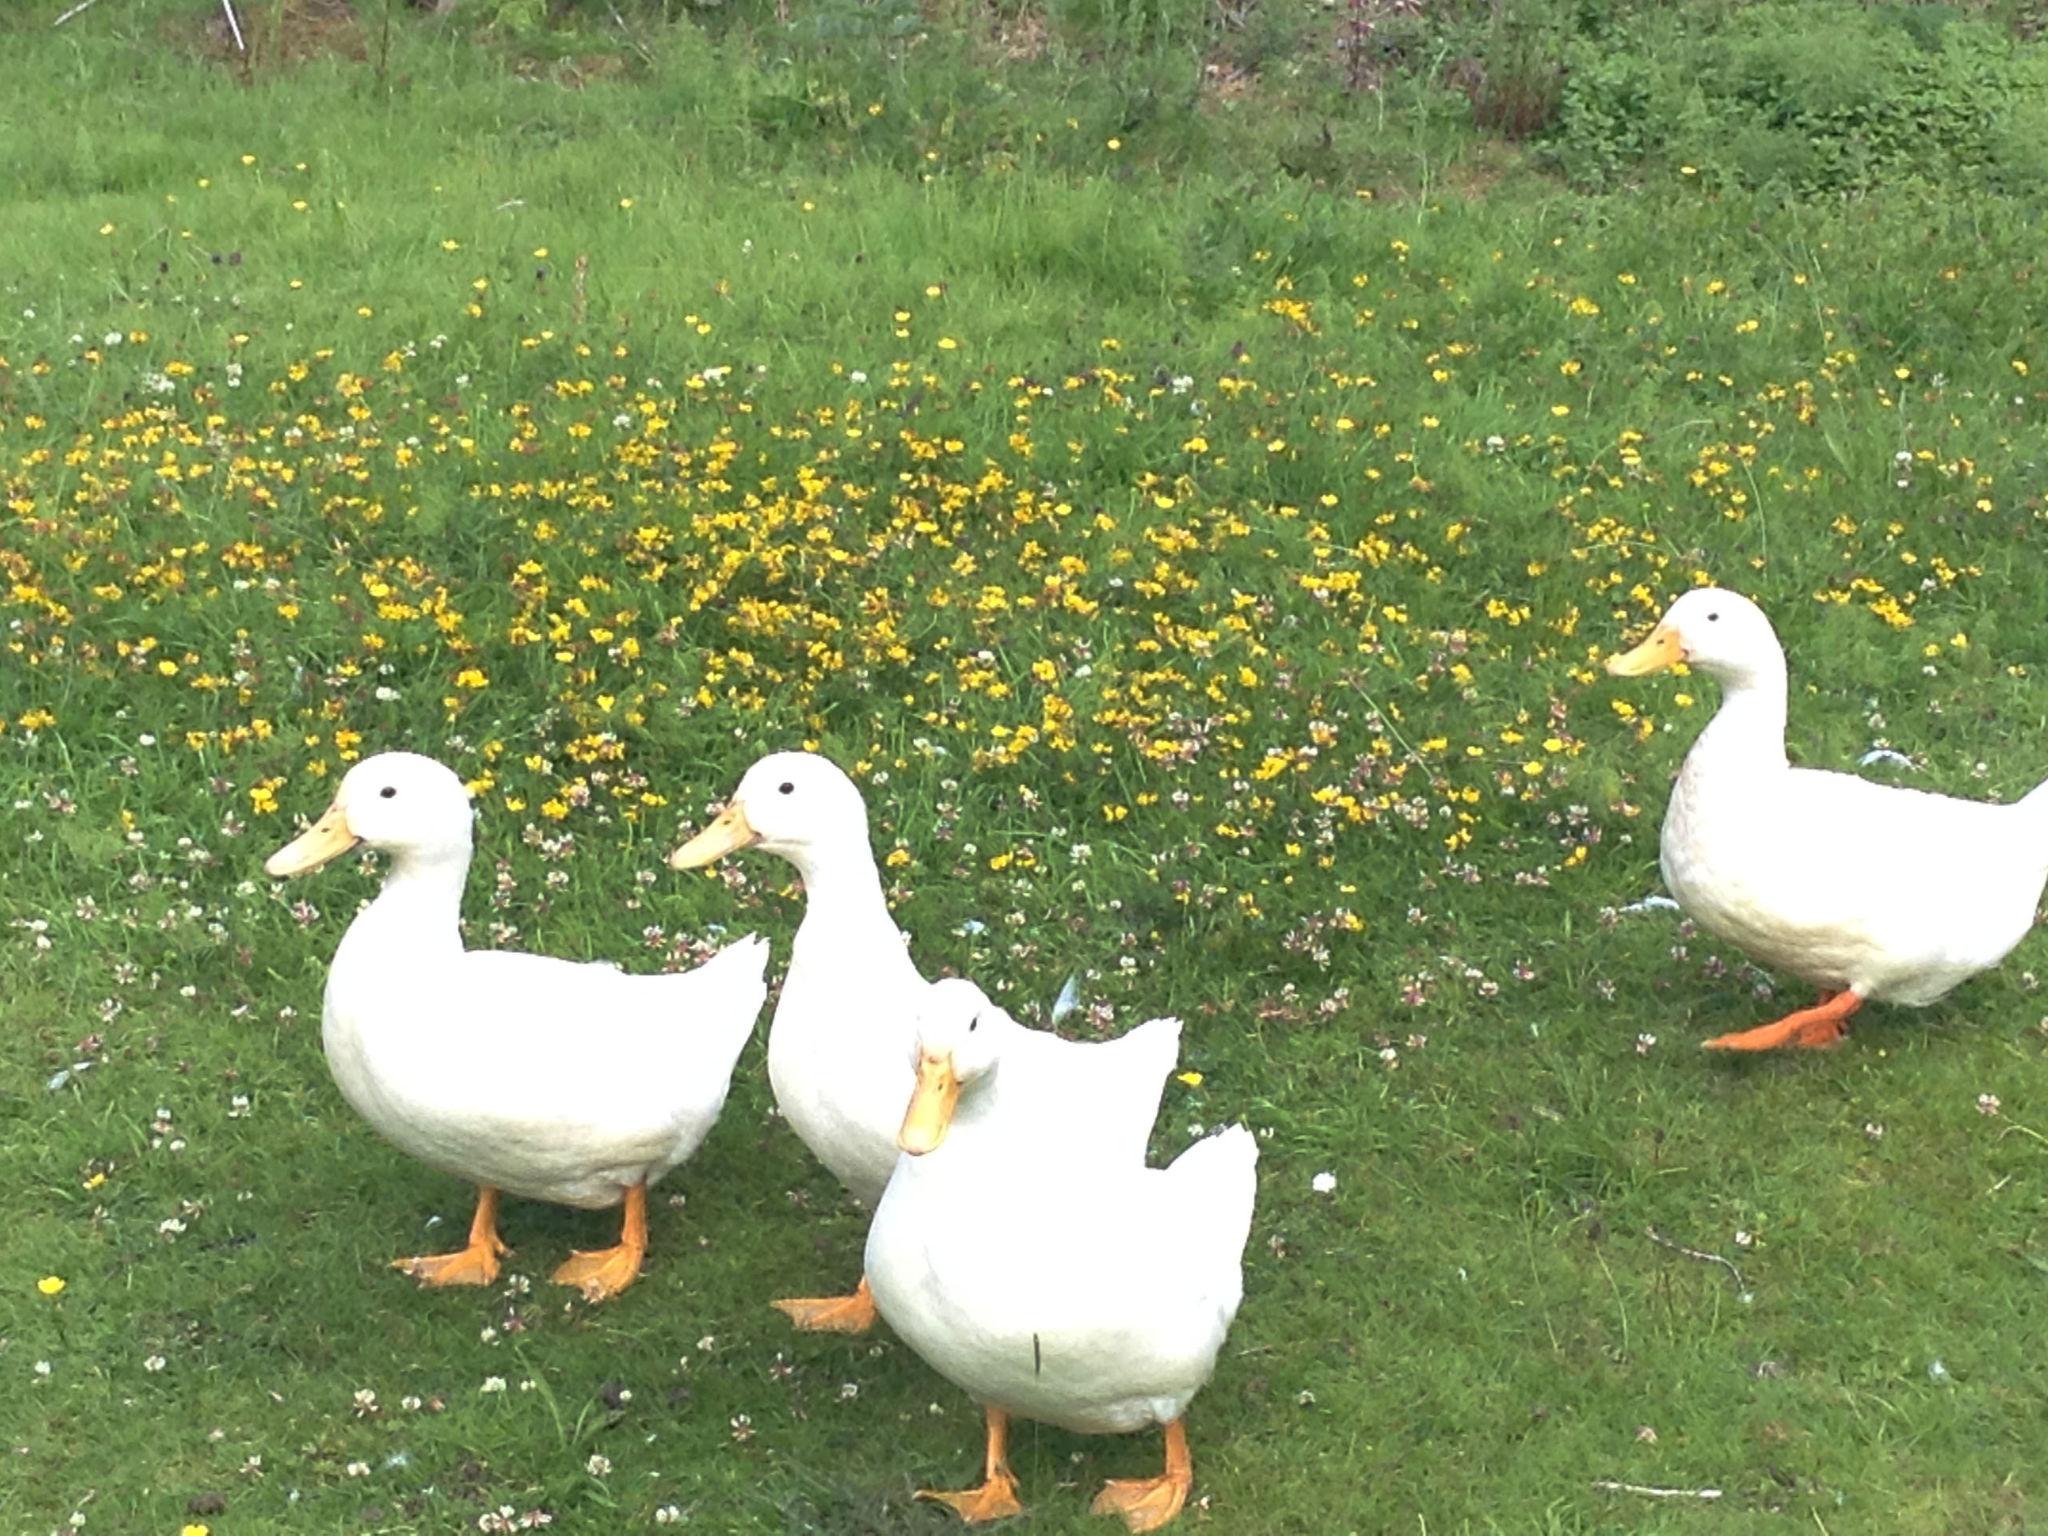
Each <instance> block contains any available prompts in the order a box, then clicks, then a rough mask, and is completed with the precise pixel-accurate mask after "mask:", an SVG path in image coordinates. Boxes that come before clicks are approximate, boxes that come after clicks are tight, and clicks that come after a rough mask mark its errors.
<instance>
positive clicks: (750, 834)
mask: <svg viewBox="0 0 2048 1536" xmlns="http://www.w3.org/2000/svg"><path fill="white" fill-rule="evenodd" d="M759 841H761V834H760V833H758V832H756V831H755V830H754V829H753V827H752V825H750V824H749V823H748V821H747V813H746V809H745V807H743V806H742V805H741V804H740V803H739V801H737V800H735V801H733V803H732V804H731V805H728V806H727V807H726V808H725V809H724V810H722V811H720V812H719V813H718V815H717V816H716V817H715V818H713V820H712V823H711V825H710V826H708V827H706V828H705V829H704V830H703V831H702V832H699V833H698V834H697V835H696V836H695V837H693V838H691V839H690V840H689V841H688V842H687V843H685V844H683V846H682V847H680V848H678V849H677V850H676V851H675V852H674V853H672V854H670V855H669V856H668V867H669V868H670V869H699V868H702V867H703V866H704V865H706V864H709V863H710V862H711V861H712V860H713V859H722V858H724V857H725V856H726V855H727V854H728V853H737V852H739V850H740V849H742V848H751V847H753V846H754V844H756V843H758V842H759Z"/></svg>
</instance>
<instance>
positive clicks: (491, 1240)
mask: <svg viewBox="0 0 2048 1536" xmlns="http://www.w3.org/2000/svg"><path fill="white" fill-rule="evenodd" d="M511 1251H512V1250H511V1249H510V1248H507V1247H506V1246H505V1244H504V1243H503V1242H502V1241H501V1240H500V1239H499V1237H498V1192H497V1190H495V1189H493V1188H492V1187H491V1186H490V1185H488V1184H486V1185H484V1186H483V1187H482V1188H480V1189H479V1190H477V1192H476V1215H474V1216H472V1217H471V1218H470V1222H469V1246H468V1247H466V1248H458V1249H456V1250H455V1252H453V1253H429V1254H422V1255H420V1256H419V1257H418V1258H412V1259H393V1260H392V1261H391V1267H392V1268H393V1269H402V1270H404V1271H405V1272H406V1273H407V1274H408V1275H411V1276H412V1277H413V1279H415V1280H417V1281H419V1283H420V1284H421V1285H430V1286H442V1285H489V1284H490V1283H491V1282H492V1281H493V1280H496V1279H497V1278H498V1259H499V1257H500V1256H501V1255H503V1254H508V1253H510V1252H511Z"/></svg>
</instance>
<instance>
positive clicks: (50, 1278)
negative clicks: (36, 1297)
mask: <svg viewBox="0 0 2048 1536" xmlns="http://www.w3.org/2000/svg"><path fill="white" fill-rule="evenodd" d="M36 1289H37V1290H39V1291H41V1292H42V1293H43V1294H44V1295H45V1296H55V1295H58V1294H59V1293H60V1292H62V1291H63V1289H64V1277H63V1276H62V1275H45V1276H43V1278H42V1279H40V1280H38V1281H37V1282H36Z"/></svg>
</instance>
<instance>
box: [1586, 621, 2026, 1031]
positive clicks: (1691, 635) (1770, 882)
mask: <svg viewBox="0 0 2048 1536" xmlns="http://www.w3.org/2000/svg"><path fill="white" fill-rule="evenodd" d="M1681 661H1682V662H1684V663H1685V664H1686V665H1688V666H1690V667H1695V668H1698V669H1699V670H1700V671H1702V672H1705V673H1707V674H1708V675H1709V676H1711V677H1713V678H1714V679H1715V680H1717V681H1718V682H1719V683H1720V684H1721V690H1722V694H1721V707H1720V709H1719V710H1718V711H1716V713H1715V715H1714V718H1713V719H1712V720H1711V721H1710V722H1709V723H1708V725H1707V728H1706V729H1705V730H1704V731H1702V732H1701V733H1700V738H1699V740H1698V741H1696V742H1694V743H1693V747H1692V750H1691V751H1690V752H1688V753H1687V754H1686V758H1685V766H1684V767H1683V768H1682V769H1681V770H1680V771H1679V775H1678V782H1677V784H1676V786H1675V787H1674V788H1673V790H1672V792H1671V804H1670V807H1669V809H1667V810H1666V811H1665V813H1664V833H1663V840H1662V843H1661V858H1662V864H1663V869H1664V883H1665V885H1666V886H1667V887H1668V888H1669V889H1670V891H1671V894H1672V896H1673V897H1674V898H1676V900H1677V902H1678V904H1679V906H1680V907H1681V908H1683V909H1684V911H1685V912H1686V914H1687V915H1688V916H1689V917H1691V918H1693V919H1694V920H1695V921H1696V922H1698V923H1699V925H1700V926H1701V927H1702V928H1705V929H1706V930H1707V931H1708V932H1709V933H1712V934H1714V935H1715V936H1717V937H1719V938H1721V939H1725V940H1726V941H1727V942H1729V943H1731V944H1734V945H1736V946H1737V947H1739V948H1740V949H1742V950H1744V951H1745V952H1746V953H1748V954H1749V955H1750V956H1751V957H1752V958H1753V959H1755V960H1757V961H1758V962H1759V963H1761V964H1764V965H1767V966H1770V967H1772V968H1774V969H1777V970H1781V971H1787V972H1789V973H1791V974H1792V975H1794V976H1797V977H1799V978H1800V979H1801V980H1803V981H1807V982H1810V983H1812V984H1813V985H1814V986H1816V987H1818V988H1819V989H1820V992H1821V996H1820V1001H1819V1002H1818V1003H1816V1004H1815V1005H1814V1006H1813V1007H1811V1008H1802V1009H1799V1010H1798V1011H1797V1012H1794V1013H1791V1014H1788V1015H1786V1016H1785V1017H1784V1018H1782V1019H1779V1020H1777V1021H1776V1022H1774V1023H1771V1024H1765V1025H1762V1026H1759V1027H1758V1028H1755V1029H1750V1030H1745V1031H1742V1032H1740V1033H1737V1034H1728V1035H1722V1036H1720V1037H1718V1038H1716V1039H1713V1040H1709V1041H1707V1042H1706V1045H1707V1048H1708V1049H1709V1050H1726V1051H1767V1050H1773V1049H1775V1048H1777V1047H1780V1046H1804V1047H1809V1048H1815V1047H1827V1046H1832V1045H1836V1044H1838V1043H1839V1042H1840V1041H1841V1040H1842V1038H1843V1037H1844V1036H1845V1035H1846V1034H1847V1033H1848V1028H1849V1025H1848V1021H1849V1017H1850V1015H1852V1014H1853V1013H1855V1012H1856V1010H1857V1009H1859V1008H1861V1007H1862V1006H1863V1004H1864V1003H1865V1002H1866V1001H1869V1000H1872V999H1876V1000H1878V1001H1882V1002H1895V1003H1904V1004H1906V1005H1908V1006H1910V1007H1921V1006H1924V1005H1926V1004H1928V1003H1931V1002H1934V1001H1935V1000H1936V999H1937V998H1940V997H1942V996H1943V995H1945V994H1946V993H1948V992H1949V991H1951V990H1952V989H1954V988H1955V987H1957V986H1958V985H1960V984H1961V983H1963V982H1965V981H1967V980H1968V979H1969V978H1970V977H1972V976H1975V975H1976V974H1977V973H1978V972H1980V971H1986V970H1989V969H1990V968H1991V967H1992V966H1994V965H1996V964H1998V962H1999V961H2001V960H2003V959H2004V958H2005V957H2006V956H2007V955H2008V954H2010V953H2011V952H2012V950H2013V947H2014V946H2015V945H2017V944H2018V943H2019V942H2020V940H2021V939H2022V938H2024V937H2025V936H2026V934H2027V931H2028V929H2030V928H2031V927H2032V926H2033V923H2034V914H2035V911H2036V908H2037V907H2038V905H2039V903H2040V900H2041V891H2042V887H2043V885H2044V884H2048V784H2044V785H2042V786H2041V787H2039V788H2037V789H2035V790H2034V791H2033V792H2032V793H2031V794H2029V795H2027V796H2026V797H2025V798H2024V799H2022V800H2019V801H2017V802H2015V803H2013V804H2011V805H1992V804H1988V803H1985V802H1982V801H1975V800H1958V799H1955V798H1953V797H1951V796H1948V795H1935V794H1928V793H1926V792H1924V791H1921V790H1916V789H1902V788H1898V787H1895V786H1891V785H1884V784H1874V783H1872V782H1871V781H1869V780H1867V779H1861V778H1857V777H1856V776H1855V775H1853V774H1847V773H1833V772H1828V771H1825V770H1822V769H1814V768H1794V767H1792V766H1791V765H1790V764H1789V763H1788V762H1787V761H1786V758H1785V704H1786V677H1785V652H1784V649H1783V647H1782V646H1780V645H1779V643H1778V637H1777V635H1776V633H1775V632H1773V630H1772V628H1771V623H1770V620H1769V619H1767V618H1765V617H1764V613H1763V610H1762V609H1760V608H1758V607H1757V606H1756V604H1754V603H1752V602H1751V601H1750V600H1749V599H1748V598H1746V597H1740V596H1738V595H1737V594H1735V593H1733V592H1726V591H1722V590H1721V589H1719V588H1714V587H1707V588H1701V589H1699V590H1697V591H1693V592H1688V593H1686V594H1685V596H1683V597H1681V598H1679V599H1678V601H1677V602H1675V603H1673V604H1672V605H1671V607H1670V608H1669V609H1668V610H1667V611H1666V612H1665V614H1664V617H1663V618H1662V619H1661V620H1660V621H1659V622H1658V624H1657V627H1656V628H1655V629H1653V630H1652V631H1651V632H1650V635H1649V637H1648V638H1647V639H1646V640H1644V641H1643V643H1642V644H1641V645H1638V646H1637V647H1636V648H1635V649H1634V650H1632V651H1629V652H1627V653H1626V654H1624V655H1620V656H1614V657H1610V658H1609V660H1608V662H1607V670H1608V671H1609V672H1611V673H1613V674H1614V675H1615V676H1617V677H1641V676H1644V675H1645V674H1648V673H1651V672H1656V671H1659V670H1661V669H1662V668H1664V667H1668V666H1671V665H1672V664H1674V663H1676V662H1681Z"/></svg>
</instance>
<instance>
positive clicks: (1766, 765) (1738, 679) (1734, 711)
mask: <svg viewBox="0 0 2048 1536" xmlns="http://www.w3.org/2000/svg"><path fill="white" fill-rule="evenodd" d="M1786 692H1787V685H1786V680H1785V656H1784V653H1783V652H1782V651H1780V652H1777V653H1775V654H1773V655H1772V656H1771V657H1770V658H1768V660H1766V661H1763V662H1759V663H1757V664H1756V665H1754V666H1751V667H1747V668H1745V669H1744V670H1742V671H1740V672H1731V673H1728V674H1725V675H1724V676H1723V677H1722V678H1721V707H1720V708H1719V709H1718V710H1716V711H1715V713H1714V718H1713V720H1712V721H1711V722H1709V723H1708V725H1707V728H1706V730H1704V731H1702V732H1701V733H1700V739H1699V741H1698V742H1697V743H1696V744H1695V745H1694V747H1693V750H1692V754H1691V755H1692V757H1694V758H1697V759H1700V760H1702V761H1708V762H1713V763H1715V764H1716V765H1718V766H1722V767H1731V768H1732V767H1744V768H1749V769H1752V770H1762V771H1766V772H1768V771H1771V770H1774V769H1782V768H1784V767H1785V766H1786V758H1785V708H1786Z"/></svg>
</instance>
